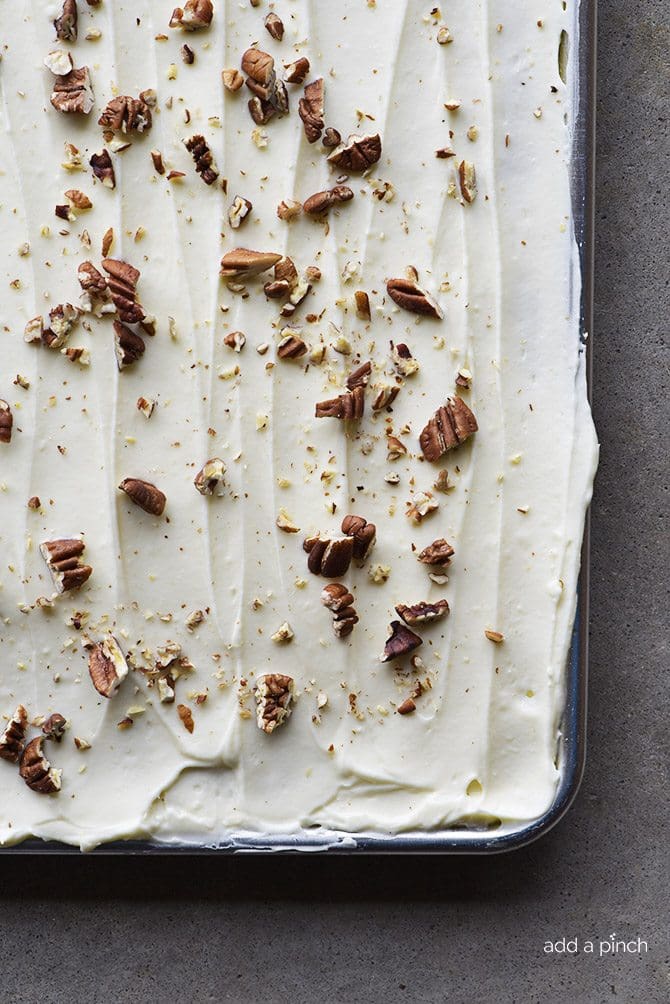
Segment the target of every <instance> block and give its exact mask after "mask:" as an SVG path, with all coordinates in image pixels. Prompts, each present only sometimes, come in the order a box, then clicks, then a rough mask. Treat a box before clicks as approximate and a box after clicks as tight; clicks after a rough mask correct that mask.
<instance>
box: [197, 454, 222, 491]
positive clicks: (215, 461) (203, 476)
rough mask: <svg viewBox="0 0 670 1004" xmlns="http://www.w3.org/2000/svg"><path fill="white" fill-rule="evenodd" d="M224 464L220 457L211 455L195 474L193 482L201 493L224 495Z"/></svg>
mask: <svg viewBox="0 0 670 1004" xmlns="http://www.w3.org/2000/svg"><path fill="white" fill-rule="evenodd" d="M225 473H226V465H225V464H224V462H223V460H221V459H220V457H212V458H211V460H208V461H207V463H206V464H204V465H203V467H202V468H201V470H200V471H198V473H197V474H196V476H195V479H194V481H193V484H194V485H195V487H196V488H197V489H198V491H199V492H200V494H201V495H218V496H219V497H221V496H222V495H225V480H224V477H225Z"/></svg>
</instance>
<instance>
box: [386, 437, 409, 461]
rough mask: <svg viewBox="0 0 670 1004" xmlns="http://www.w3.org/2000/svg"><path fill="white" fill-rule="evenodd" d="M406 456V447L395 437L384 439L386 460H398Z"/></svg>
mask: <svg viewBox="0 0 670 1004" xmlns="http://www.w3.org/2000/svg"><path fill="white" fill-rule="evenodd" d="M406 456H407V447H406V446H405V444H404V443H403V442H402V440H400V439H398V437H397V436H388V437H387V439H386V459H387V460H400V458H401V457H406Z"/></svg>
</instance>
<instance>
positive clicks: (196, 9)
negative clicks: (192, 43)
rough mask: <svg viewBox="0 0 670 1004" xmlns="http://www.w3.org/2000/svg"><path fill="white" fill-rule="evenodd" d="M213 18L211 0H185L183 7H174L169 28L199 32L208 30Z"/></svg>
mask: <svg viewBox="0 0 670 1004" xmlns="http://www.w3.org/2000/svg"><path fill="white" fill-rule="evenodd" d="M213 17H214V4H213V3H212V0H186V3H185V4H184V6H183V7H175V9H174V10H173V11H172V17H171V18H170V27H171V28H182V29H183V30H184V31H199V30H201V29H202V28H209V26H210V24H211V23H212V18H213Z"/></svg>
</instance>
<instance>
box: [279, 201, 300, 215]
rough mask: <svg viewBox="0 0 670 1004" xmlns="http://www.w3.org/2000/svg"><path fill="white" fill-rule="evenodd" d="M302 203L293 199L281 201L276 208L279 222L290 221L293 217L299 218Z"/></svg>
mask: <svg viewBox="0 0 670 1004" xmlns="http://www.w3.org/2000/svg"><path fill="white" fill-rule="evenodd" d="M301 212H302V203H301V202H296V201H295V199H282V201H281V202H280V203H279V205H278V206H277V216H278V217H279V219H280V220H292V219H293V218H294V217H295V216H300V213H301Z"/></svg>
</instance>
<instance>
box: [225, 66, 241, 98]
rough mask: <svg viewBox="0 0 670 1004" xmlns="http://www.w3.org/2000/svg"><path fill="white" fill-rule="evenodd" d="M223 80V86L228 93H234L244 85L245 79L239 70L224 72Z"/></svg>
mask: <svg viewBox="0 0 670 1004" xmlns="http://www.w3.org/2000/svg"><path fill="white" fill-rule="evenodd" d="M221 79H222V80H223V86H224V87H225V88H226V90H227V91H231V92H232V93H234V92H235V91H239V89H240V87H241V86H242V84H243V83H244V77H243V76H242V74H241V73H240V71H239V70H237V69H228V70H222V72H221Z"/></svg>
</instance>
